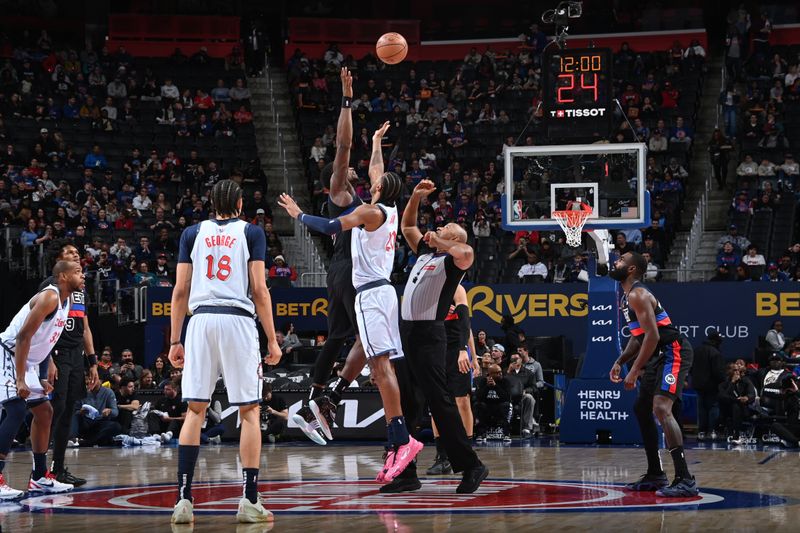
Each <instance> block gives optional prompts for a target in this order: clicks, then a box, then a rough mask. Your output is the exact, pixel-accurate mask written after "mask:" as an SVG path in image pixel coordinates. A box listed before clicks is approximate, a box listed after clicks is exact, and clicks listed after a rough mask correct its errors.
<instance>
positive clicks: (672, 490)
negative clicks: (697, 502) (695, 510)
mask: <svg viewBox="0 0 800 533" xmlns="http://www.w3.org/2000/svg"><path fill="white" fill-rule="evenodd" d="M698 494H700V490H699V489H698V488H697V482H696V481H695V480H694V476H692V477H690V478H688V479H682V478H675V481H673V482H672V485H670V486H669V487H664V488H662V489H659V490H657V491H656V496H661V497H662V498H691V497H692V496H697V495H698Z"/></svg>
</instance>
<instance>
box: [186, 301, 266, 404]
mask: <svg viewBox="0 0 800 533" xmlns="http://www.w3.org/2000/svg"><path fill="white" fill-rule="evenodd" d="M184 346H185V359H184V364H183V378H182V381H181V389H182V391H181V393H182V394H183V400H184V401H188V402H210V401H211V395H212V394H213V392H214V388H215V387H216V384H217V380H218V379H219V376H220V374H221V375H222V378H223V379H224V381H225V388H226V389H227V391H228V401H229V402H230V404H231V405H248V404H252V403H258V402H260V401H261V354H260V353H259V347H258V330H257V329H256V323H255V320H254V319H253V318H251V317H246V316H239V315H233V314H217V313H199V314H196V315H194V316H192V318H191V319H190V320H189V325H188V326H187V327H186V342H185V343H184Z"/></svg>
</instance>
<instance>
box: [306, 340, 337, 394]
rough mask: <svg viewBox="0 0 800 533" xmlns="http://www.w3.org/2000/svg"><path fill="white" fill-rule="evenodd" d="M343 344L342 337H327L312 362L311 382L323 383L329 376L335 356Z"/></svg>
mask: <svg viewBox="0 0 800 533" xmlns="http://www.w3.org/2000/svg"><path fill="white" fill-rule="evenodd" d="M342 346H344V339H328V340H327V341H326V342H325V344H324V345H323V346H322V351H321V352H320V353H319V356H317V360H316V361H315V362H314V375H313V376H312V382H313V383H316V384H318V385H325V384H326V383H327V382H328V379H329V378H330V377H331V370H333V364H334V363H335V362H336V358H337V357H339V353H340V352H341V351H342Z"/></svg>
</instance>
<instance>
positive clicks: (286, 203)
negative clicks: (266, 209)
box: [278, 192, 303, 218]
mask: <svg viewBox="0 0 800 533" xmlns="http://www.w3.org/2000/svg"><path fill="white" fill-rule="evenodd" d="M278 205H279V206H281V207H282V208H284V209H286V212H287V213H289V216H290V217H292V218H297V217H299V216H300V215H302V214H303V210H302V209H300V206H298V205H297V202H295V201H294V199H293V198H292V197H291V196H289V195H288V194H286V193H285V192H284V193H281V195H280V197H278Z"/></svg>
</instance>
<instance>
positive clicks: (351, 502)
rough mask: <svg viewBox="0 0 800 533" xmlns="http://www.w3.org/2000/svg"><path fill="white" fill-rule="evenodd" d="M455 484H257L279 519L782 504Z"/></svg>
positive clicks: (154, 490)
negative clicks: (466, 489)
mask: <svg viewBox="0 0 800 533" xmlns="http://www.w3.org/2000/svg"><path fill="white" fill-rule="evenodd" d="M457 484H458V481H457V480H450V479H447V480H443V479H423V480H422V488H421V489H420V490H418V491H416V492H413V493H405V494H380V493H379V492H378V487H379V486H378V484H377V483H375V482H374V481H373V480H335V481H328V480H306V481H270V482H265V483H259V487H258V488H259V490H260V491H261V493H262V495H263V496H264V499H265V505H266V506H267V507H268V508H269V509H270V511H273V512H275V513H276V515H278V517H279V516H280V515H281V514H287V515H291V514H295V513H302V514H309V513H319V514H332V513H370V512H373V513H385V512H391V513H398V514H403V513H432V512H433V513H442V512H446V513H459V512H472V513H474V512H479V511H483V512H487V513H504V512H510V513H519V512H570V511H572V512H575V511H579V512H590V511H597V512H613V511H625V512H630V511H662V510H664V511H666V510H680V511H686V510H692V511H697V510H707V509H708V510H711V509H730V508H747V507H764V506H776V505H784V504H787V503H789V502H790V500H788V499H787V498H782V497H779V496H771V495H764V494H757V493H750V492H740V491H733V490H722V489H704V490H703V492H701V493H700V494H699V495H697V496H694V497H691V498H659V497H657V496H656V495H655V493H647V492H629V491H625V490H623V488H622V486H621V485H619V484H614V483H603V482H597V483H593V482H583V481H535V480H517V479H489V480H486V481H484V483H483V484H482V485H481V488H480V490H478V492H476V493H475V494H463V495H456V493H455V489H456V485H457ZM174 494H175V486H174V484H161V485H149V486H129V487H112V488H98V489H89V490H77V491H75V492H71V493H69V494H55V495H45V496H37V497H33V498H27V499H25V500H22V501H21V502H20V504H21V508H20V510H26V511H34V512H36V511H38V512H43V511H46V512H73V513H87V514H89V513H91V514H93V515H94V514H98V513H136V514H138V513H142V512H144V513H154V514H158V513H163V514H165V515H168V514H169V513H171V512H172V506H173V504H174V502H175V498H174ZM192 495H193V496H194V512H195V513H196V514H230V513H235V512H236V508H237V505H238V503H239V499H240V498H241V497H242V484H241V483H196V484H194V486H193V487H192Z"/></svg>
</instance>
